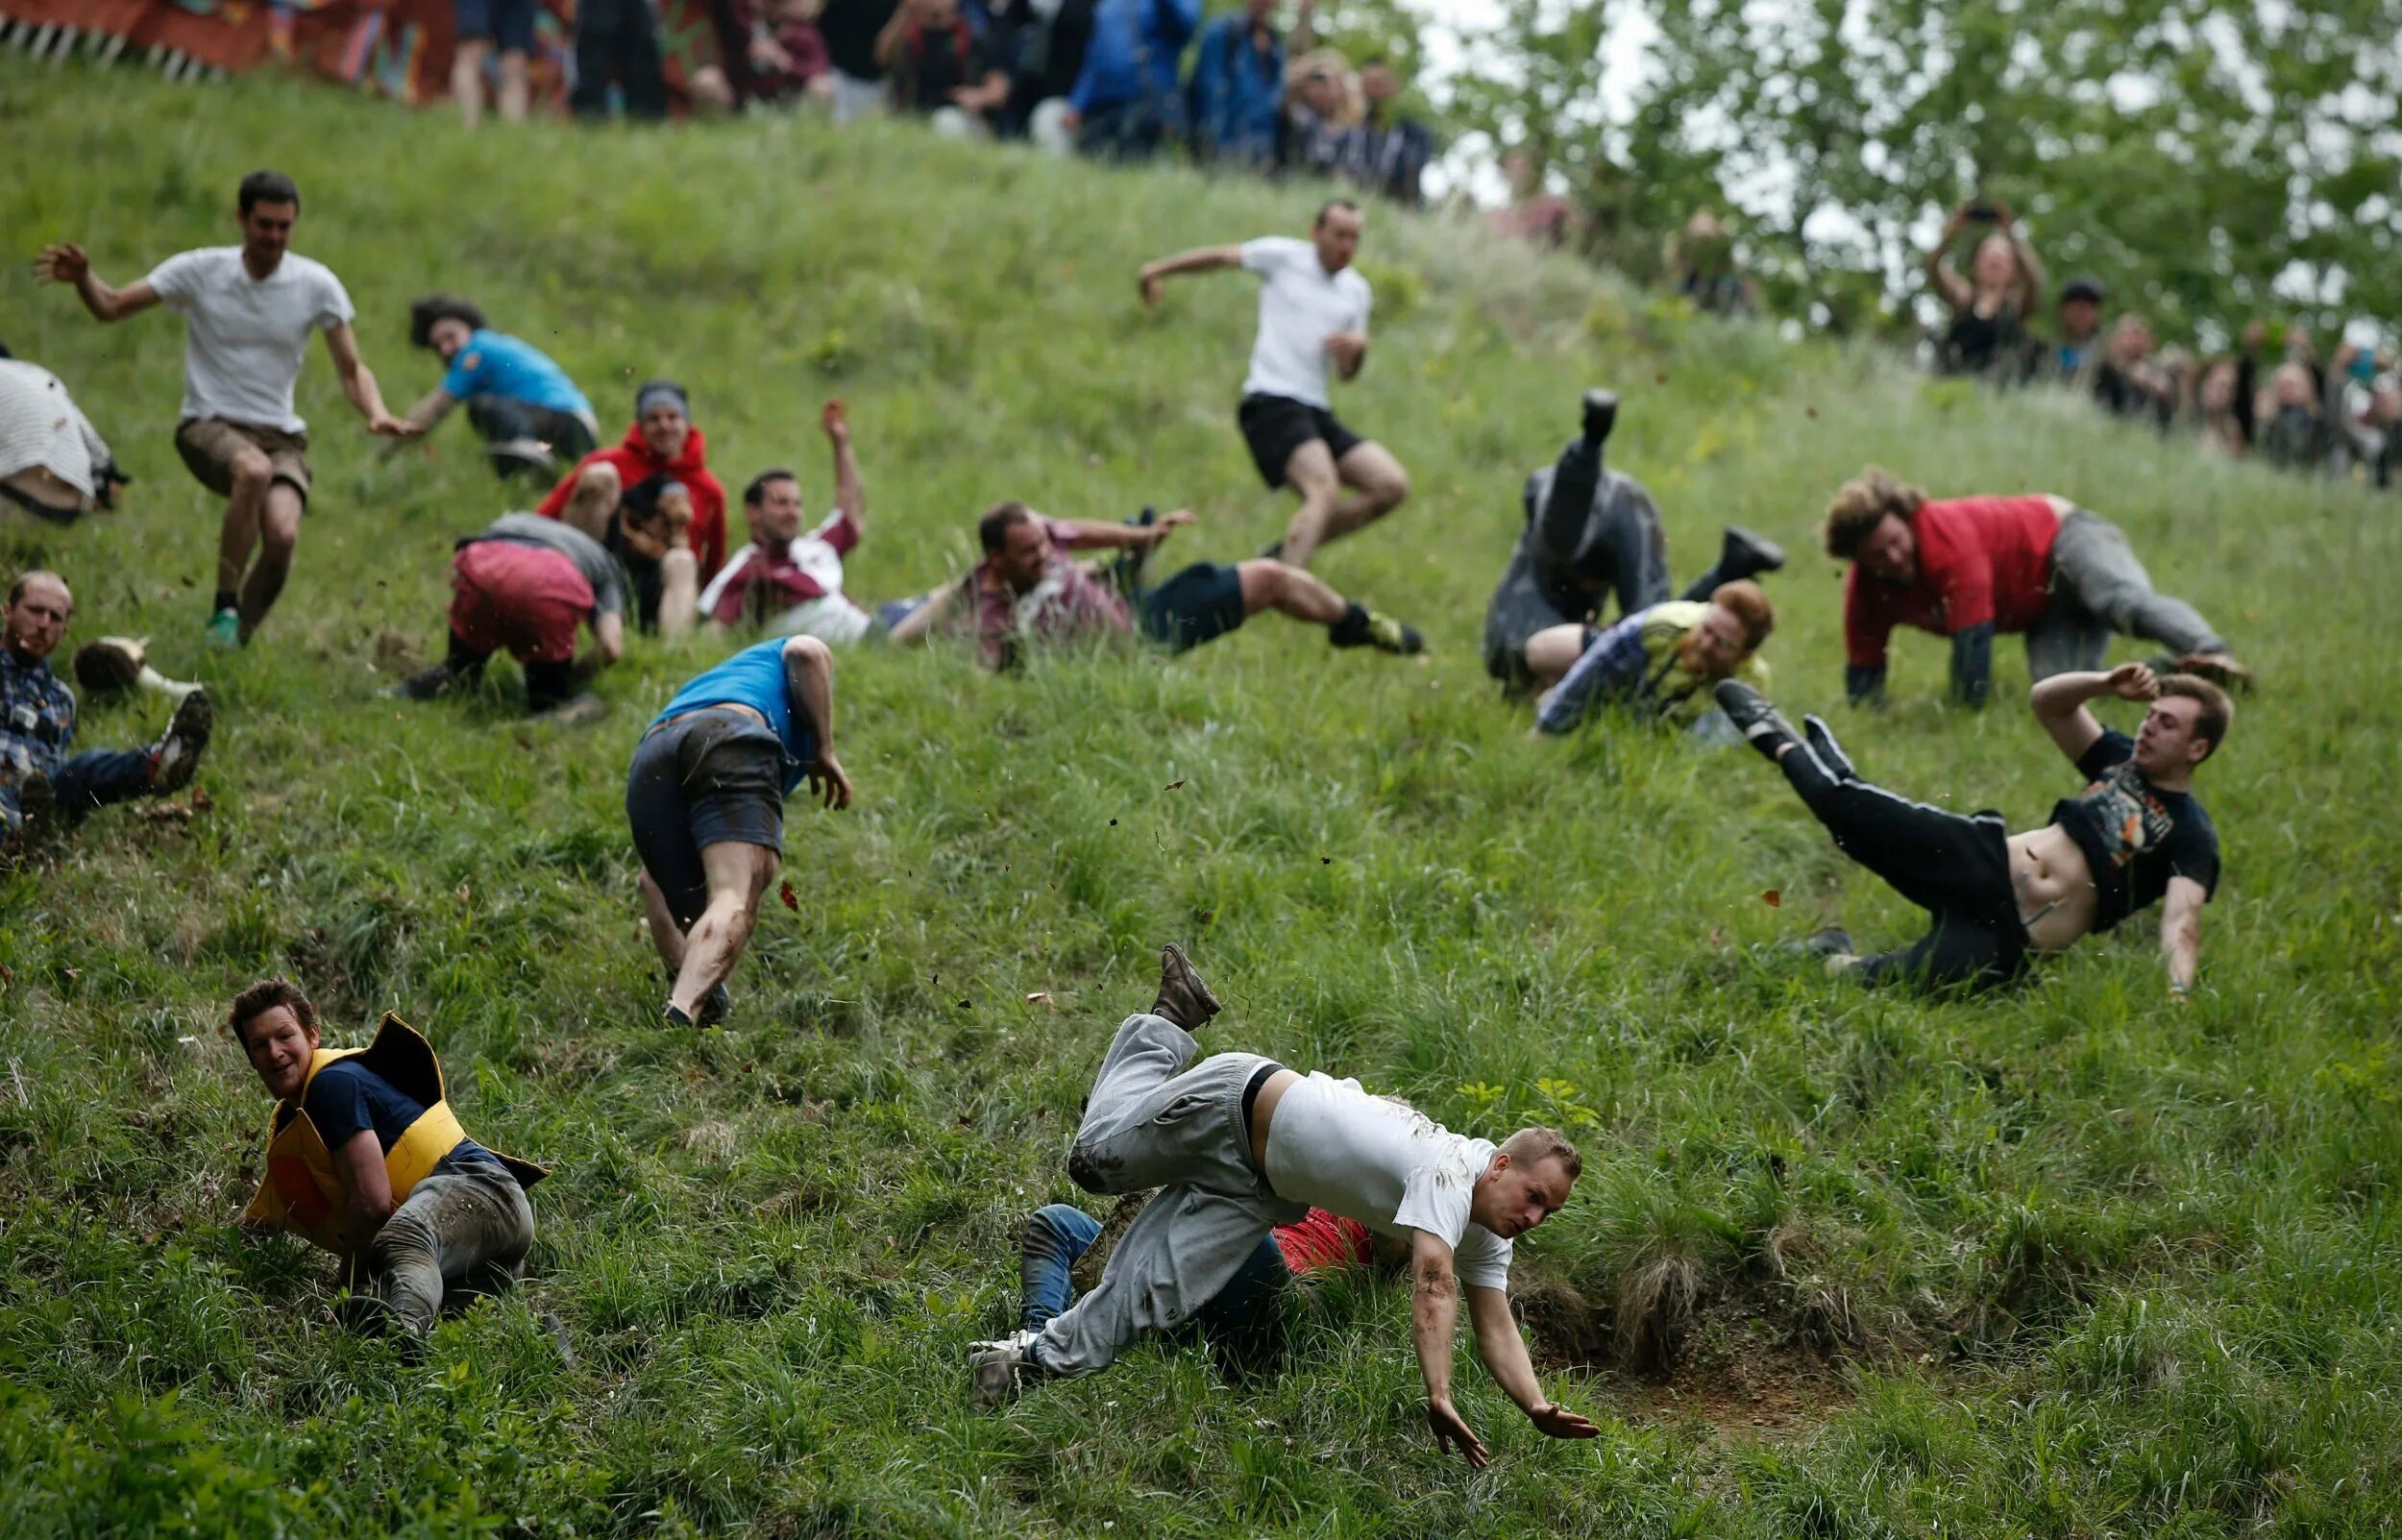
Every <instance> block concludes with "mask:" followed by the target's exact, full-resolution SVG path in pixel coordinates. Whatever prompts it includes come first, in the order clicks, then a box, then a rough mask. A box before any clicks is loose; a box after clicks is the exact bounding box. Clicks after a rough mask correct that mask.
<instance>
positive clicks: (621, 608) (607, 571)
mask: <svg viewBox="0 0 2402 1540" xmlns="http://www.w3.org/2000/svg"><path fill="white" fill-rule="evenodd" d="M478 540H505V541H507V542H508V543H509V544H511V545H513V546H537V547H540V548H541V549H542V550H555V551H557V552H558V553H559V554H560V555H562V556H565V557H566V558H567V559H568V560H569V561H572V562H574V563H575V564H576V571H577V572H579V573H582V574H584V581H585V582H587V583H590V584H591V585H592V599H593V605H592V613H593V614H594V615H595V616H596V617H598V616H602V615H623V614H625V571H624V570H623V569H622V568H620V567H619V566H618V564H617V558H616V557H614V556H612V555H610V554H609V552H608V550H607V549H606V548H605V547H603V546H602V545H601V542H599V541H598V540H595V539H593V538H592V537H591V536H590V535H588V534H586V533H584V532H583V531H582V530H581V529H578V528H576V526H573V525H569V524H563V523H561V522H560V521H558V520H556V519H546V518H544V517H543V516H542V515H541V514H538V513H504V514H502V515H501V517H499V518H498V519H495V520H493V521H492V524H491V526H490V527H489V528H487V529H485V530H484V531H483V533H481V534H478V535H470V536H468V537H467V538H466V539H465V540H462V541H460V542H459V544H460V545H462V546H465V545H473V544H474V543H475V542H477V541H478Z"/></svg>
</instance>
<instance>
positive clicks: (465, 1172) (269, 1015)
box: [233, 979, 548, 1338]
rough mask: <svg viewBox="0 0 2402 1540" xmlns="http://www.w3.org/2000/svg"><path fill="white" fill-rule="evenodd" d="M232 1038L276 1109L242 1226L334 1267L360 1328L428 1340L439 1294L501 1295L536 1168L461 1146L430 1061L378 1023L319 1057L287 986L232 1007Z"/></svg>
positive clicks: (388, 1019) (521, 1255) (516, 1267)
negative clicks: (331, 1261) (304, 1244)
mask: <svg viewBox="0 0 2402 1540" xmlns="http://www.w3.org/2000/svg"><path fill="white" fill-rule="evenodd" d="M233 1036H234V1038H235V1039H236V1040H237V1041H239V1042H240V1043H241V1045H242V1051H243V1052H244V1053H245V1054H247V1055H249V1056H250V1066H251V1068H253V1069H255V1070H257V1072H258V1079H259V1082H260V1083H261V1084H262V1085H264V1086H265V1087H266V1088H267V1090H268V1093H269V1094H271V1095H273V1096H274V1097H275V1099H276V1107H275V1117H274V1121H273V1122H272V1123H271V1124H270V1125H269V1137H268V1143H267V1178H266V1181H265V1182H263V1183H261V1184H260V1185H259V1188H258V1195H257V1197H255V1198H253V1199H252V1200H251V1203H250V1208H249V1209H248V1210H244V1212H243V1214H242V1219H243V1222H244V1223H245V1224H246V1225H249V1224H256V1225H263V1226H279V1227H281V1228H282V1229H285V1230H289V1231H290V1232H292V1233H293V1234H296V1235H299V1236H300V1237H301V1238H302V1239H304V1240H306V1241H308V1242H310V1243H311V1244H314V1245H318V1246H322V1247H324V1248H325V1249H326V1250H328V1251H330V1252H332V1253H333V1254H334V1255H335V1256H337V1257H339V1258H341V1259H342V1260H343V1263H344V1276H345V1279H346V1281H348V1282H350V1283H352V1284H353V1286H355V1287H356V1286H359V1285H361V1284H364V1285H365V1287H366V1290H367V1291H366V1292H364V1293H361V1294H359V1295H358V1296H356V1297H357V1299H358V1300H359V1301H360V1308H359V1313H358V1315H357V1316H356V1317H355V1318H356V1319H357V1320H358V1321H359V1322H360V1324H362V1325H368V1326H371V1327H387V1326H388V1327H391V1328H395V1329H397V1330H399V1331H402V1332H406V1333H407V1334H408V1335H409V1336H411V1337H417V1338H423V1337H424V1336H425V1335H426V1334H427V1333H428V1332H430V1331H432V1330H433V1323H434V1317H435V1315H436V1314H437V1313H439V1312H440V1310H441V1308H442V1303H443V1298H444V1295H445V1294H446V1292H448V1291H449V1290H452V1289H457V1290H459V1291H461V1292H462V1293H467V1294H489V1293H496V1292H498V1291H499V1290H500V1289H502V1288H504V1287H506V1286H507V1285H508V1284H509V1283H512V1282H514V1281H515V1279H516V1278H517V1275H518V1273H519V1271H520V1269H522V1268H523V1267H524V1266H525V1262H526V1252H527V1248H528V1247H530V1246H531V1245H532V1244H533V1238H534V1215H533V1210H532V1208H531V1207H530V1206H529V1205H527V1202H526V1189H527V1187H529V1186H533V1185H534V1184H535V1183H536V1182H539V1181H541V1180H542V1179H543V1177H544V1176H545V1175H547V1174H548V1173H546V1172H545V1171H544V1170H543V1169H542V1167H540V1166H538V1165H529V1164H527V1162H526V1161H516V1160H511V1159H510V1158H509V1157H507V1156H505V1155H499V1154H496V1153H494V1152H493V1151H491V1150H488V1149H485V1148H484V1147H483V1146H482V1145H480V1144H478V1143H477V1142H476V1141H475V1140H474V1139H471V1138H469V1137H467V1134H466V1131H465V1130H463V1129H461V1128H460V1127H459V1124H458V1118H457V1117H456V1116H455V1115H454V1114H453V1112H452V1111H451V1104H450V1102H449V1101H448V1100H447V1099H446V1097H445V1095H444V1092H443V1088H442V1066H441V1065H440V1064H439V1063H435V1062H434V1057H433V1049H432V1048H431V1046H429V1044H428V1043H427V1041H426V1039H424V1038H422V1037H419V1036H418V1035H417V1033H416V1032H415V1030H414V1029H412V1028H410V1027H409V1026H408V1025H407V1024H405V1023H404V1022H403V1021H402V1020H401V1018H400V1017H398V1016H394V1015H387V1016H385V1017H384V1018H383V1022H382V1024H381V1025H380V1026H379V1027H378V1028H377V1029H376V1037H375V1040H374V1041H373V1042H371V1043H369V1044H368V1045H367V1046H366V1047H364V1048H339V1049H337V1048H325V1047H321V1046H319V1043H318V1036H317V1012H316V1008H315V1007H313V1006H311V1005H310V1004H309V1003H308V997H307V996H306V995H305V994H303V993H302V992H301V991H300V990H299V988H298V987H297V986H295V985H293V984H291V983H290V982H289V981H287V980H284V979H265V980H262V981H260V982H259V983H257V984H254V985H252V986H251V987H250V988H249V989H247V990H243V991H242V992H241V993H240V994H239V995H237V996H236V997H235V998H234V1001H233Z"/></svg>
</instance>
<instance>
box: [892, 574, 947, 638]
mask: <svg viewBox="0 0 2402 1540" xmlns="http://www.w3.org/2000/svg"><path fill="white" fill-rule="evenodd" d="M959 588H960V585H959V584H957V583H944V585H943V586H942V587H941V588H938V589H936V590H935V591H934V597H933V598H932V599H927V600H926V601H925V602H924V603H922V604H920V605H919V606H918V607H917V608H916V609H914V610H911V611H910V612H909V613H908V614H907V615H905V616H903V617H901V623H899V624H898V625H895V626H894V627H893V631H892V634H891V635H890V636H887V637H886V638H885V640H886V641H887V642H890V643H892V644H893V646H895V647H916V646H918V645H919V644H920V643H922V642H925V641H926V640H928V639H929V638H931V637H932V636H933V635H934V633H935V631H936V629H937V628H939V627H940V626H941V625H942V623H943V622H944V619H945V618H946V617H948V616H949V614H950V613H951V610H952V609H953V608H954V607H955V606H956V605H957V604H958V603H959Z"/></svg>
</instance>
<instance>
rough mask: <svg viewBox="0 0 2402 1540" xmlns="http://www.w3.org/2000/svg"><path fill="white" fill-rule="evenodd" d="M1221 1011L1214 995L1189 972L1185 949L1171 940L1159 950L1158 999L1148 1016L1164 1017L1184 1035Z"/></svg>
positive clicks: (1198, 978) (1189, 964)
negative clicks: (1183, 1030)
mask: <svg viewBox="0 0 2402 1540" xmlns="http://www.w3.org/2000/svg"><path fill="white" fill-rule="evenodd" d="M1220 1009H1221V1007H1220V1006H1219V1005H1218V1003H1217V996H1216V995H1214V994H1212V993H1211V992H1210V987H1209V986H1208V985H1206V984H1204V983H1202V982H1201V975H1200V974H1198V973H1196V972H1194V971H1193V970H1192V959H1191V958H1189V957H1187V956H1186V955H1185V949H1184V948H1183V947H1181V946H1179V945H1177V944H1176V943H1175V942H1174V941H1170V942H1168V943H1167V944H1166V945H1165V946H1163V947H1161V948H1160V997H1159V998H1158V999H1157V1000H1155V1001H1153V1002H1152V1005H1151V1014H1153V1015H1155V1016H1165V1017H1166V1018H1167V1019H1168V1020H1170V1021H1173V1022H1174V1023H1176V1025H1178V1026H1180V1027H1182V1028H1184V1029H1185V1030H1186V1031H1187V1032H1199V1031H1200V1030H1201V1029H1202V1028H1203V1027H1205V1026H1207V1025H1209V1022H1210V1017H1212V1016H1213V1015H1215V1014H1217V1013H1218V1011H1219V1010H1220Z"/></svg>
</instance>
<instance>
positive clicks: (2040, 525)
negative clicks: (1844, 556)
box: [1843, 498, 2060, 668]
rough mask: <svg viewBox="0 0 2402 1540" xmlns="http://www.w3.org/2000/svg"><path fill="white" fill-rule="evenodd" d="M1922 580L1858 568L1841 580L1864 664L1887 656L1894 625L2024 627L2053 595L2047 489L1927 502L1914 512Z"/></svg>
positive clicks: (1855, 651)
mask: <svg viewBox="0 0 2402 1540" xmlns="http://www.w3.org/2000/svg"><path fill="white" fill-rule="evenodd" d="M1910 529H1911V532H1912V533H1914V534H1916V535H1917V536H1918V545H1919V576H1918V581H1917V582H1915V583H1912V584H1911V585H1910V586H1909V587H1907V588H1898V587H1896V586H1894V585H1893V584H1891V583H1888V582H1886V581H1884V580H1883V579H1881V578H1877V577H1874V576H1871V575H1870V574H1867V573H1864V572H1862V571H1861V570H1860V565H1859V563H1857V562H1853V563H1852V564H1851V573H1850V574H1849V575H1848V576H1847V577H1846V578H1845V580H1844V588H1843V641H1844V648H1845V650H1846V651H1847V652H1848V653H1849V654H1850V656H1851V663H1852V665H1853V666H1854V667H1857V668H1875V667H1877V666H1879V665H1881V664H1882V663H1883V662H1884V661H1885V639H1886V638H1887V637H1888V636H1890V635H1891V634H1892V633H1893V628H1894V627H1895V626H1897V625H1915V626H1917V627H1918V628H1919V629H1920V630H1922V631H1932V632H1934V633H1935V634H1936V635H1938V636H1949V635H1952V634H1953V633H1954V632H1958V631H1965V630H1967V629H1968V628H1969V627H1970V626H1972V625H1983V624H1985V623H1987V622H1989V621H1990V622H1991V623H1993V627H1994V629H1995V630H1997V631H2023V630H2025V629H2026V628H2027V627H2029V626H2031V625H2033V624H2034V623H2036V622H2037V621H2039V620H2041V619H2042V618H2043V615H2044V610H2045V607H2046V606H2047V604H2049V603H2050V589H2051V543H2052V540H2053V538H2054V537H2055V536H2057V535H2058V534H2059V533H2060V516H2059V515H2058V514H2057V513H2055V512H2053V511H2052V506H2051V500H2050V499H2049V498H1954V499H1952V500H1950V501H1946V502H1925V503H1921V504H1920V505H1919V511H1918V513H1917V514H1916V515H1915V516H1914V517H1912V519H1911V520H1910Z"/></svg>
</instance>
